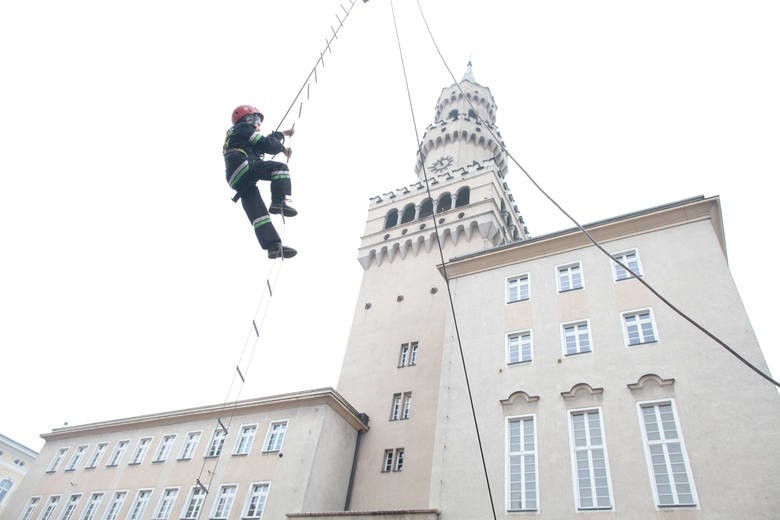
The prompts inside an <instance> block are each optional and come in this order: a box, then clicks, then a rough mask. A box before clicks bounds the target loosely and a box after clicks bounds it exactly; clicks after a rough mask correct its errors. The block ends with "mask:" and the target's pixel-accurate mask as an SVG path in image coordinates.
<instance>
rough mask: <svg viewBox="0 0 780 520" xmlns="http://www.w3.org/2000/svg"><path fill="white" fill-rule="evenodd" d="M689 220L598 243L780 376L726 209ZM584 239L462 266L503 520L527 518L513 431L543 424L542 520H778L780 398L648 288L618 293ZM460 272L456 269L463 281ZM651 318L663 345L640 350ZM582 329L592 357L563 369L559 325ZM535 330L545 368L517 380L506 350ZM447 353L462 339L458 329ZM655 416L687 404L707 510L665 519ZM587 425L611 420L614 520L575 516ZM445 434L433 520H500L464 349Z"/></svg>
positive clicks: (460, 306)
mask: <svg viewBox="0 0 780 520" xmlns="http://www.w3.org/2000/svg"><path fill="white" fill-rule="evenodd" d="M682 206H683V207H682V208H676V209H670V210H669V211H663V210H662V211H659V212H658V214H657V215H655V216H653V215H648V216H646V217H644V218H641V217H640V218H635V219H631V222H630V226H629V227H630V228H633V231H631V232H626V229H627V228H626V225H625V222H628V219H626V221H624V223H620V222H616V223H614V224H613V225H612V228H610V226H608V225H605V226H603V227H602V228H601V229H600V230H599V233H600V240H601V242H602V244H603V245H604V246H605V248H606V249H607V250H608V251H610V252H612V253H616V252H619V251H624V250H626V249H632V248H636V249H637V251H638V252H639V256H640V261H641V267H642V271H643V273H644V278H645V279H646V280H647V281H648V282H650V283H651V284H652V285H653V286H654V287H655V288H656V289H657V290H658V291H659V292H660V293H661V294H663V295H664V296H665V297H667V298H668V299H669V300H671V301H672V302H674V303H675V304H676V305H678V306H679V307H680V308H682V309H684V310H685V311H686V312H688V313H689V314H690V315H692V316H693V317H694V318H695V319H696V320H697V321H699V322H700V323H703V324H705V326H706V327H707V328H709V329H710V331H711V332H712V333H713V334H715V335H716V336H718V337H720V338H721V339H723V340H724V341H725V342H727V343H728V344H730V345H732V346H733V347H734V348H735V349H736V350H738V351H739V352H740V353H741V354H742V355H744V356H745V357H746V358H748V359H749V360H751V361H752V362H753V363H755V364H756V365H758V366H759V367H761V368H763V369H764V370H766V364H765V362H764V359H763V356H762V355H761V351H760V348H759V346H758V344H757V341H756V338H755V335H754V334H753V331H752V329H751V326H750V322H749V320H748V317H747V315H746V313H745V310H744V308H743V306H742V304H741V301H740V298H739V294H738V292H737V289H736V287H735V285H734V282H733V280H732V278H731V276H730V273H729V271H728V265H727V261H726V257H725V254H724V250H723V248H722V243H723V241H722V235H720V234H719V228H720V226H719V224H720V222H719V205H718V202H717V199H706V200H699V201H698V202H692V203H690V204H684V205H682ZM711 207H712V208H714V209H709V208H711ZM674 212H678V213H680V214H681V215H682V214H683V213H686V212H688V213H690V214H694V213H695V214H696V215H697V218H687V217H684V216H682V217H680V218H679V219H678V222H676V223H669V222H666V223H665V224H663V225H659V222H660V221H668V220H669V219H668V218H666V215H667V214H672V213H674ZM659 215H661V216H660V217H659ZM707 215H716V217H712V216H710V217H708V216H707ZM621 226H622V227H621ZM572 236H575V235H574V234H571V233H570V234H568V235H567V234H562V235H561V236H558V237H555V238H551V239H550V240H547V241H546V242H547V243H546V244H542V243H540V242H535V243H529V244H519V245H516V246H513V247H510V248H507V249H505V250H504V251H502V252H501V253H500V254H496V255H495V258H494V259H493V260H490V259H485V258H484V257H483V258H482V259H477V258H474V259H471V260H468V259H466V260H463V262H462V264H463V265H462V266H461V270H462V272H463V273H464V274H462V275H457V274H456V276H458V277H457V278H456V279H454V280H452V281H451V286H452V288H453V292H454V293H455V294H456V299H455V301H456V315H457V319H458V324H459V330H460V336H461V338H462V344H463V349H464V355H465V358H466V363H467V368H468V372H469V376H470V385H471V390H472V393H473V398H474V403H475V407H476V414H477V419H478V422H479V427H480V433H481V437H482V443H483V446H484V449H485V457H486V463H487V468H488V474H489V477H490V483H491V488H492V494H493V498H494V502H495V507H496V510H497V512H498V513H499V515H500V516H501V517H509V516H513V515H517V514H519V513H507V486H508V483H507V476H506V472H507V466H506V459H507V453H506V449H507V441H506V420H507V418H508V417H516V416H533V417H534V419H535V424H536V428H537V432H536V433H537V436H536V438H537V448H536V455H537V457H538V459H537V464H538V473H537V475H538V482H539V484H538V489H539V491H538V498H539V505H538V512H539V513H540V514H541V515H542V517H548V518H588V517H590V516H591V515H593V516H598V518H618V517H621V518H632V519H642V518H647V519H650V518H661V517H663V518H667V517H669V516H668V515H674V516H673V517H674V518H681V519H687V518H708V519H710V518H713V519H714V518H722V519H733V518H766V519H769V518H776V514H777V513H776V512H777V510H778V507H779V506H780V498H778V495H777V494H776V489H777V482H780V449H779V448H780V413H779V412H780V397H779V396H778V393H777V391H776V389H775V388H774V387H773V386H772V385H771V384H769V383H768V382H766V381H765V380H764V379H762V378H760V377H759V376H758V375H756V374H755V373H754V372H752V371H751V370H749V369H748V368H747V367H745V366H744V365H742V364H741V363H739V362H738V361H737V360H736V359H735V358H734V357H732V356H731V355H729V354H727V353H726V352H725V351H724V350H723V349H722V348H721V347H719V346H718V345H716V344H715V343H714V342H713V341H711V340H710V339H709V338H707V337H706V336H704V335H703V334H702V333H701V332H699V331H698V330H696V329H694V328H693V327H692V326H691V325H690V324H689V323H688V322H686V321H684V320H683V319H682V318H680V317H679V316H677V315H676V314H674V313H673V312H672V311H671V310H670V309H668V308H667V307H666V306H664V305H663V304H662V303H661V302H660V301H659V300H658V299H657V298H656V297H655V296H653V295H652V294H650V292H649V291H648V290H647V289H646V288H645V287H644V286H642V285H641V284H640V283H639V282H638V281H637V280H633V279H628V280H623V281H615V280H614V275H613V272H612V266H611V261H610V260H609V259H608V258H606V256H605V255H603V254H602V253H601V252H599V251H598V250H596V248H595V247H592V246H589V245H584V244H582V243H580V244H577V240H574V241H573V240H572V239H571V237H572ZM541 242H545V241H544V240H542V241H541ZM574 261H579V262H581V266H582V269H583V275H584V287H583V288H582V289H579V290H575V291H570V292H564V293H560V292H558V287H557V283H556V267H557V266H560V265H563V264H567V263H569V262H574ZM469 262H471V264H472V265H471V266H469ZM479 262H483V263H481V264H479V265H477V264H478V263H479ZM489 263H492V264H493V266H492V268H488V267H487V264H489ZM456 264H457V262H456ZM458 269H459V267H458V266H457V265H454V266H453V269H452V271H453V272H456V273H457V272H458ZM466 272H468V274H465V273H466ZM522 273H528V274H529V276H530V282H531V297H530V299H529V300H527V301H521V302H516V303H511V304H507V303H505V287H506V279H507V277H511V276H514V275H519V274H522ZM648 308H649V309H651V310H652V313H653V315H654V318H655V325H656V331H657V341H655V342H653V343H647V344H642V345H637V346H631V347H628V346H626V337H625V335H624V331H623V323H622V318H621V313H623V312H625V311H632V310H637V309H648ZM582 319H587V320H588V323H589V328H590V333H591V339H592V343H591V348H592V351H591V352H589V353H582V354H576V355H571V356H565V355H564V354H563V347H562V338H561V324H562V323H566V322H571V321H576V320H582ZM526 329H530V330H531V331H532V338H533V360H532V361H531V362H528V363H518V364H514V365H507V360H506V353H505V352H506V334H507V333H510V332H513V331H520V330H526ZM445 337H446V338H452V337H454V330H453V325H452V321H451V320H450V321H449V322H448V325H447V329H446V332H445ZM649 374H654V375H655V376H657V377H654V376H649ZM643 376H645V377H643ZM629 385H632V386H631V387H629ZM657 400H665V401H670V402H673V404H674V407H675V409H676V413H677V419H678V421H679V426H680V428H681V431H682V437H683V440H684V443H685V447H686V448H687V455H688V460H689V463H690V470H691V474H692V478H693V483H694V485H695V491H696V493H697V495H698V497H697V500H696V505H695V506H693V507H676V508H659V507H657V506H656V502H655V498H654V494H653V487H652V486H651V475H650V470H649V467H648V464H647V461H646V455H645V448H644V437H643V433H642V430H641V426H640V417H639V409H638V403H642V402H646V401H657ZM578 409H598V410H599V411H600V413H601V418H602V426H603V433H604V438H605V440H606V450H607V459H608V464H609V472H610V476H611V479H610V484H611V492H612V507H610V508H609V509H608V510H607V511H599V512H587V511H579V512H578V510H577V504H576V503H575V481H574V476H573V463H572V455H571V448H570V446H571V441H570V435H571V433H570V425H569V413H570V412H571V411H572V410H578ZM437 421H438V428H437V435H436V441H435V443H434V446H435V453H434V468H435V469H434V475H433V478H432V484H431V504H430V505H431V507H435V508H439V509H441V511H442V517H443V518H448V519H461V518H462V519H466V518H476V517H485V516H487V515H488V514H490V500H489V497H488V493H487V489H486V484H485V478H484V474H483V470H482V466H481V464H482V463H481V459H480V457H479V452H478V448H477V442H476V438H475V433H474V421H473V419H472V417H471V410H470V408H469V406H468V396H467V393H466V389H465V384H464V376H463V367H462V365H461V362H460V357H459V352H458V346H457V344H456V343H455V342H453V341H449V342H448V343H447V344H446V345H445V352H444V354H443V364H442V379H441V386H440V405H439V414H438V419H437ZM662 509H663V511H662Z"/></svg>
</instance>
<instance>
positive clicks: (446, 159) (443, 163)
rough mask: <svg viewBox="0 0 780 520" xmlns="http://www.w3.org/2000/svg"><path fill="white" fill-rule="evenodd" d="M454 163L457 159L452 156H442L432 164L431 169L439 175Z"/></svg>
mask: <svg viewBox="0 0 780 520" xmlns="http://www.w3.org/2000/svg"><path fill="white" fill-rule="evenodd" d="M454 162H455V159H454V158H453V157H452V156H451V155H442V156H441V157H439V158H438V159H436V160H435V161H433V163H431V166H430V168H431V170H433V171H434V172H436V173H438V172H442V171H444V170H446V169H447V168H449V167H450V166H452V163H454Z"/></svg>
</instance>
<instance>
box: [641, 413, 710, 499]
mask: <svg viewBox="0 0 780 520" xmlns="http://www.w3.org/2000/svg"><path fill="white" fill-rule="evenodd" d="M639 410H640V414H641V426H642V432H643V434H644V437H645V453H646V455H647V464H648V469H649V471H650V473H651V480H652V484H653V493H654V495H655V503H656V505H657V506H658V507H678V506H695V505H696V491H695V489H694V485H693V477H692V474H691V468H690V465H689V464H688V454H687V452H686V450H685V444H684V443H683V438H682V433H681V431H680V425H679V423H678V421H677V413H676V412H675V408H674V404H673V403H672V402H671V401H664V402H660V403H640V405H639Z"/></svg>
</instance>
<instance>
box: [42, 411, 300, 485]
mask: <svg viewBox="0 0 780 520" xmlns="http://www.w3.org/2000/svg"><path fill="white" fill-rule="evenodd" d="M287 422H288V421H286V420H281V421H273V422H271V423H270V424H269V425H268V431H267V432H266V436H265V441H264V442H263V448H262V452H263V453H269V452H278V451H281V449H282V443H283V442H284V436H285V434H286V433H287ZM258 426H259V425H258V424H248V425H244V426H242V427H241V430H240V432H239V434H238V436H237V438H236V443H235V446H234V448H233V453H232V454H233V455H248V454H249V452H250V450H251V449H252V446H253V444H254V440H255V434H256V433H257V429H258ZM202 433H203V432H202V431H192V432H189V433H187V436H186V437H185V439H184V443H183V444H182V446H181V449H180V451H179V456H178V458H177V460H190V459H192V457H193V455H194V454H195V451H196V450H197V447H198V444H199V442H200V438H201V435H202ZM227 433H228V431H227V428H225V427H223V426H222V425H221V423H220V425H219V427H217V428H216V429H215V430H214V432H213V433H212V435H211V440H210V441H209V444H208V446H207V447H206V450H205V452H204V454H203V456H204V457H218V456H220V455H221V454H222V449H223V447H224V445H225V439H226V438H227ZM176 438H177V434H175V433H171V434H168V435H163V436H162V438H161V439H160V442H159V444H158V445H157V450H156V451H155V455H154V457H153V458H152V463H161V462H165V461H166V460H168V458H169V456H170V454H171V453H172V452H173V449H174V444H175V442H176ZM152 441H153V437H142V438H140V439H139V440H138V442H137V443H136V446H135V450H134V451H133V455H132V457H131V458H130V461H129V462H128V464H131V465H136V464H142V463H143V462H144V460H145V459H146V455H147V453H148V452H149V449H150V448H151V446H152ZM108 445H109V443H108V442H99V443H98V444H97V445H96V446H95V449H94V450H93V451H92V454H91V455H90V456H89V459H88V460H87V462H86V464H85V465H84V469H94V468H96V467H98V466H99V465H100V464H101V461H102V459H103V456H104V455H105V454H106V453H107V452H108ZM129 446H130V440H129V439H128V440H120V441H118V442H117V444H116V446H114V450H113V452H112V453H111V456H110V458H109V459H108V463H107V464H106V467H115V466H118V465H120V464H122V463H123V460H124V457H125V454H126V453H127V449H128V448H129ZM88 450H89V445H87V444H82V445H80V446H77V447H76V449H75V451H74V452H73V455H72V456H71V458H70V461H69V462H68V465H67V466H65V471H75V470H76V469H77V468H78V467H80V465H81V464H82V462H83V461H84V460H85V457H86V455H87V451H88ZM68 451H70V448H69V447H63V448H59V449H58V450H57V453H56V454H55V455H54V457H53V458H52V460H51V462H50V463H49V466H48V468H47V470H46V471H47V473H53V472H56V471H57V470H58V469H59V467H60V465H61V464H62V462H63V461H64V460H65V458H66V457H67V454H68Z"/></svg>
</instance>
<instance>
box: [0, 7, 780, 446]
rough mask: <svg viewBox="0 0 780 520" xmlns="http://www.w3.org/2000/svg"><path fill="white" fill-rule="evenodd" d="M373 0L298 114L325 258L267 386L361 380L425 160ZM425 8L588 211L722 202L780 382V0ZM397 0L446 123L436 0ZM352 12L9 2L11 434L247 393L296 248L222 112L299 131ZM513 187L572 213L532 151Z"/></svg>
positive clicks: (309, 236) (289, 325)
mask: <svg viewBox="0 0 780 520" xmlns="http://www.w3.org/2000/svg"><path fill="white" fill-rule="evenodd" d="M357 1H358V3H357V4H356V5H355V9H354V11H353V12H352V14H351V15H350V17H349V18H348V19H347V21H346V24H345V26H344V28H343V30H342V32H341V33H340V35H339V38H338V40H336V42H335V43H334V45H333V52H332V53H331V54H326V57H325V69H324V70H322V69H319V70H318V83H317V84H312V86H311V90H310V93H311V96H310V99H309V100H308V101H307V102H306V103H305V104H304V107H303V111H302V115H301V118H300V119H298V118H297V115H298V106H297V105H296V107H295V108H294V109H293V111H292V114H291V117H290V118H289V119H288V120H287V121H286V122H285V123H284V125H283V127H287V126H289V124H292V122H293V121H296V130H297V133H296V135H295V137H294V138H293V139H292V140H291V141H289V144H290V145H291V146H292V148H293V150H294V155H293V158H292V160H291V161H290V168H291V171H292V174H293V199H294V205H295V206H296V207H297V208H298V209H299V211H300V215H299V216H298V217H296V218H295V219H290V220H288V221H287V225H286V229H285V230H284V234H285V236H286V240H287V242H288V243H289V244H290V245H292V246H293V247H296V248H297V249H298V250H299V255H298V257H296V258H295V259H293V260H291V261H289V262H285V263H284V264H283V268H282V270H281V274H280V278H279V280H278V281H277V284H276V287H275V291H274V298H273V300H272V304H271V305H270V309H269V314H268V316H267V318H266V319H265V322H264V324H263V330H262V336H261V342H260V344H259V346H258V350H257V351H256V354H255V357H254V361H253V364H252V368H251V370H250V371H249V373H248V374H247V375H248V381H247V384H246V385H245V386H244V388H243V389H242V394H241V397H242V398H246V397H255V396H261V395H269V394H273V393H278V392H287V391H296V390H304V389H310V388H317V387H321V386H335V385H336V382H337V379H338V372H339V368H340V365H341V358H342V355H343V351H344V347H345V344H346V339H347V336H348V333H349V326H350V323H351V320H352V313H353V309H354V305H355V301H356V297H357V291H358V287H359V282H360V277H361V275H362V270H361V268H360V266H359V264H358V263H357V260H356V257H357V247H358V245H359V239H360V235H361V234H362V232H363V226H364V223H365V218H366V215H367V209H368V199H369V197H370V196H373V195H377V194H380V193H384V192H387V191H390V190H392V189H396V188H400V187H401V186H403V185H406V184H411V183H412V182H414V181H415V180H416V178H415V175H414V171H413V166H414V159H415V150H416V141H415V136H414V132H413V125H412V121H411V117H410V112H409V106H408V100H407V94H406V90H405V87H404V82H403V75H402V70H401V66H400V60H399V57H398V50H397V44H396V39H395V33H394V30H393V23H392V17H391V10H390V3H389V0H370V1H369V2H368V3H365V4H364V3H363V2H362V1H361V0H357ZM347 2H348V0H342V4H343V5H344V6H345V7H348V3H347ZM421 2H422V4H423V8H424V10H425V15H426V17H427V19H428V22H429V24H430V25H431V29H432V30H433V32H434V36H435V37H436V38H437V43H438V44H439V47H440V48H441V50H442V52H443V53H444V56H445V58H446V59H447V60H448V63H449V65H450V67H451V68H452V70H453V73H454V74H455V75H456V77H457V78H458V79H460V78H461V77H462V75H463V72H464V70H465V65H466V62H467V61H468V59H469V58H471V59H472V61H473V64H474V74H475V76H476V79H477V81H478V82H480V83H481V84H483V85H486V86H488V87H490V89H491V91H492V92H493V95H494V96H495V99H496V103H497V105H498V113H497V118H498V121H497V122H498V125H499V128H500V129H501V133H502V135H503V137H504V140H505V142H506V144H507V147H508V148H509V150H510V152H511V153H512V154H513V155H514V156H515V157H516V158H518V160H519V161H520V162H521V164H523V166H524V167H525V168H526V169H527V170H529V171H530V172H531V174H532V175H534V176H535V178H536V179H537V181H538V182H539V183H540V184H542V186H543V187H544V188H545V189H546V190H547V191H548V192H549V193H550V194H551V195H552V196H553V197H555V198H556V199H557V200H558V201H559V202H560V203H561V204H562V205H563V206H564V207H565V208H566V209H567V210H568V211H569V212H570V213H572V214H573V215H574V216H575V217H576V218H577V219H579V220H580V221H581V222H582V223H587V222H592V221H594V220H599V219H602V218H608V217H612V216H616V215H619V214H623V213H627V212H631V211H635V210H640V209H644V208H648V207H652V206H655V205H658V204H664V203H667V202H672V201H677V200H680V199H683V198H687V197H690V196H695V195H700V194H703V195H706V196H712V195H720V197H721V202H722V207H723V215H724V225H725V230H726V238H727V244H728V250H729V261H730V265H731V269H732V273H733V275H734V278H735V280H736V283H737V286H738V287H739V289H740V292H741V295H742V298H743V300H744V303H745V305H746V307H747V310H748V314H749V315H750V316H751V320H752V323H753V327H754V329H755V331H756V333H757V335H758V338H759V341H760V342H761V344H762V347H763V349H764V353H765V355H766V357H767V359H768V361H769V364H770V367H771V368H772V370H773V373H774V375H775V377H778V376H780V347H778V345H777V341H776V340H775V338H773V337H772V336H771V331H772V327H773V321H774V320H776V319H777V318H776V313H775V305H774V301H773V300H775V298H772V296H773V295H774V294H775V293H776V292H777V291H779V290H780V283H778V281H777V276H775V274H774V268H773V265H771V264H769V263H768V262H773V259H774V258H775V257H776V256H777V254H778V245H777V240H776V238H775V236H774V235H773V231H772V229H776V226H774V225H773V224H772V221H771V215H770V211H771V210H772V209H774V203H775V196H774V193H773V192H772V190H771V189H770V188H774V185H775V182H773V179H774V178H775V177H776V176H777V174H778V172H779V171H780V154H778V143H779V142H780V96H779V95H778V92H780V72H779V71H778V62H779V61H778V53H779V50H780V31H778V30H777V27H778V26H780V6H778V4H777V3H776V2H773V1H758V0H743V1H741V2H723V1H685V0H682V1H680V0H675V1H671V0H661V1H656V2H652V3H647V2H634V1H625V0H620V1H617V0H615V1H592V2H581V1H563V0H562V1H557V2H528V1H512V2H508V1H501V0H480V1H479V2H477V1H472V2H466V1H459V0H421ZM394 5H395V10H396V15H397V17H398V23H399V28H400V31H401V41H402V44H403V46H404V58H405V61H406V64H407V68H408V74H409V81H410V88H411V96H412V99H413V105H414V109H415V116H416V120H417V126H418V128H419V130H420V132H421V134H422V131H423V130H424V128H425V126H427V125H428V124H429V123H430V122H432V119H433V115H434V107H435V103H436V100H437V97H438V95H439V93H440V91H441V88H443V87H445V86H448V85H450V84H451V83H452V80H451V78H450V77H449V75H448V73H447V72H446V70H445V69H444V67H443V65H442V63H441V61H440V60H439V57H438V55H437V54H436V52H435V49H434V48H433V46H432V44H431V42H430V39H429V37H428V35H427V32H426V31H425V28H424V27H423V26H422V24H421V22H420V15H419V11H418V10H417V4H416V2H415V1H413V0H396V1H395V4H394ZM337 13H338V14H339V15H340V16H341V17H342V18H343V11H342V10H341V8H340V7H339V2H338V1H337V0H285V1H284V2H261V1H258V0H252V1H238V0H224V1H221V2H206V1H194V2H174V1H169V2H159V1H151V0H137V1H134V2H124V3H121V4H119V3H116V2H105V1H97V0H96V1H87V0H74V1H68V2H59V1H53V0H42V1H37V2H36V1H30V2H6V3H5V4H3V7H0V45H2V48H3V49H4V52H3V58H2V71H3V73H2V75H3V78H4V79H3V80H2V96H1V97H0V143H2V148H1V149H0V150H1V151H0V183H2V184H1V185H0V244H1V247H2V254H0V277H1V278H0V347H1V348H2V350H1V351H0V392H2V394H0V395H2V396H3V406H2V413H1V414H0V432H2V433H3V434H4V435H7V436H9V437H11V438H13V439H14V440H17V441H19V442H21V443H23V444H25V445H27V446H29V447H31V448H33V449H40V448H41V447H42V445H43V442H42V440H41V439H40V438H39V437H38V435H39V434H41V433H45V432H47V431H50V430H51V429H52V428H55V427H59V426H61V425H62V424H63V423H64V422H65V421H67V422H69V423H70V424H83V423H88V422H94V421H101V420H108V419H115V418H121V417H128V416H133V415H141V414H147V413H154V412H161V411H166V410H174V409H179V408H185V407H190V406H199V405H204V404H217V403H221V402H223V401H224V400H225V399H226V397H227V395H228V388H229V385H230V382H231V379H232V377H233V367H234V366H235V364H236V362H237V361H238V358H239V355H240V353H241V350H242V348H243V347H244V343H245V339H246V337H247V333H248V331H249V327H250V323H251V320H252V317H253V315H254V311H255V308H256V305H257V303H258V300H259V298H260V296H261V294H262V291H263V290H264V286H265V278H266V276H267V275H268V273H269V269H270V266H271V264H270V263H269V261H268V260H267V259H265V258H264V255H263V254H262V252H261V250H260V248H259V247H258V245H257V243H256V241H255V238H254V235H253V233H252V229H251V227H250V226H249V224H248V222H247V221H246V217H245V215H244V214H243V211H242V210H241V207H240V205H237V204H233V203H232V202H230V196H231V194H232V193H231V191H230V190H229V188H228V186H227V185H226V183H225V181H224V170H223V163H222V157H221V145H222V140H223V137H224V132H225V131H226V130H227V128H228V127H229V124H230V121H229V116H230V112H231V111H232V109H233V108H234V107H235V106H236V105H238V104H243V103H249V104H255V105H257V106H259V107H260V108H261V110H263V111H264V113H265V115H266V130H268V131H270V130H272V129H273V128H275V127H276V125H277V124H278V122H279V120H280V118H281V117H282V115H283V113H284V112H285V110H286V109H287V107H288V106H289V105H290V104H291V103H292V101H293V99H294V97H295V95H296V93H297V92H298V89H299V88H300V86H301V85H302V83H303V81H304V79H305V78H306V76H307V74H308V73H309V71H310V70H311V68H312V67H313V66H314V62H315V59H316V57H318V56H319V52H320V51H321V50H322V48H323V47H324V42H325V38H326V37H327V36H328V35H329V34H330V32H331V28H330V27H331V25H335V24H337V23H338V20H336V16H335V15H336V14H337ZM508 182H509V184H510V187H511V188H512V191H513V193H514V194H515V197H516V198H517V199H518V205H519V207H520V210H521V213H522V214H523V216H524V217H525V220H526V222H527V223H528V227H529V230H530V231H531V233H532V235H534V236H539V235H542V234H545V233H548V232H552V231H556V230H560V229H564V228H569V227H571V225H570V223H569V222H568V221H566V220H565V219H564V217H562V216H561V215H559V214H558V213H557V210H555V209H554V208H553V207H552V206H551V205H550V204H549V203H548V202H547V201H546V200H544V199H543V198H542V197H541V195H540V194H538V193H537V192H535V191H534V189H533V188H532V187H531V186H530V184H529V183H528V182H527V181H526V179H525V178H524V177H523V176H522V173H521V172H520V171H519V170H518V169H517V168H516V167H514V166H510V173H509V176H508ZM261 190H262V192H263V193H264V194H267V193H268V186H267V184H265V183H261ZM277 222H278V221H277ZM705 325H706V324H705ZM715 348H719V347H717V346H715V345H713V349H715ZM733 369H734V370H746V368H744V367H742V365H739V364H738V363H737V362H736V361H735V364H734V368H733ZM755 383H756V384H768V383H765V382H764V381H763V380H762V379H760V378H758V376H756V380H755Z"/></svg>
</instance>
